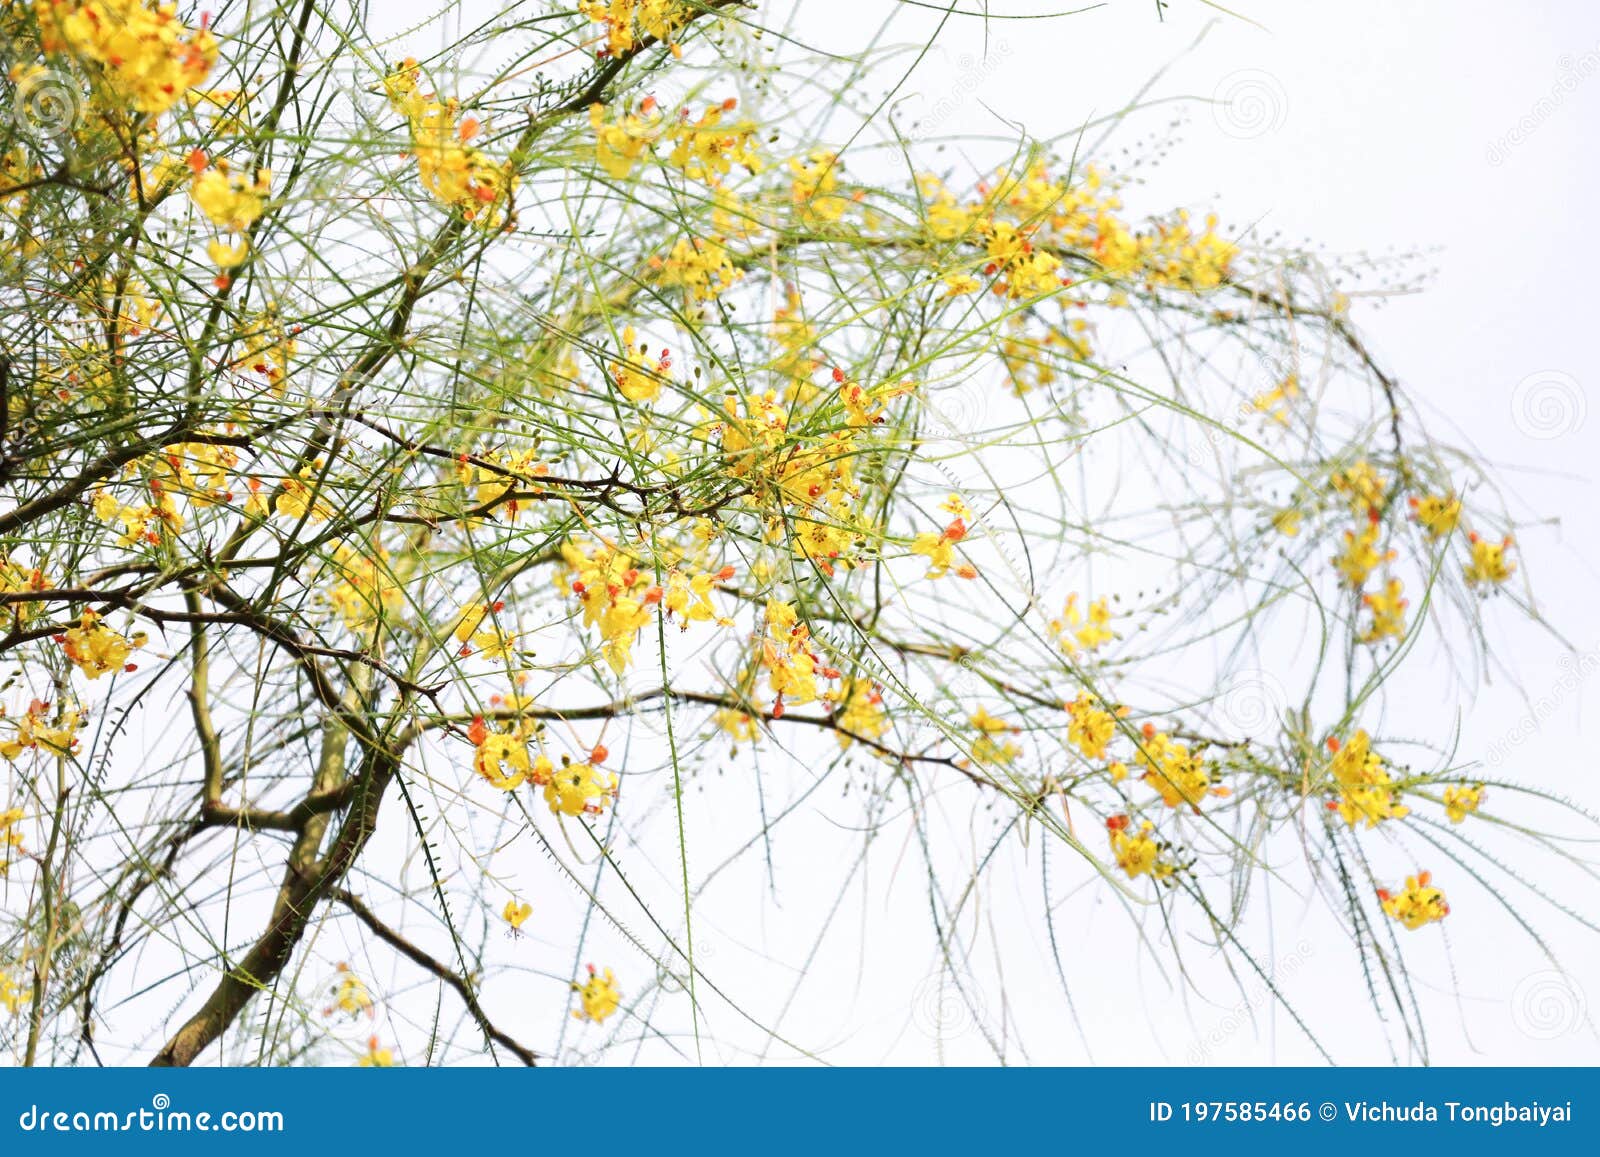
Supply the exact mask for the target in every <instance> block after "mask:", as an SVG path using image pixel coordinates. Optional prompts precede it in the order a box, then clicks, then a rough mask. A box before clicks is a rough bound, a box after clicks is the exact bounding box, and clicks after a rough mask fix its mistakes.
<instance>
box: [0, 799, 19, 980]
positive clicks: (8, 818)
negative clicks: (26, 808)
mask: <svg viewBox="0 0 1600 1157" xmlns="http://www.w3.org/2000/svg"><path fill="white" fill-rule="evenodd" d="M22 814H23V813H22V809H21V808H19V807H14V808H8V809H7V810H5V811H3V812H0V876H4V875H5V874H6V872H7V871H9V870H10V868H11V852H12V849H13V848H14V849H16V850H17V851H18V852H21V851H22V850H23V848H22V833H21V832H19V831H17V830H16V825H17V823H18V822H19V821H21V819H22ZM0 976H3V974H0Z"/></svg>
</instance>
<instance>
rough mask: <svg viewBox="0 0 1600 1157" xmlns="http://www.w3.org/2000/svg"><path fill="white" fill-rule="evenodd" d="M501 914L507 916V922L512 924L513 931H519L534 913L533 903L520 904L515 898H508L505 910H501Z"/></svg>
mask: <svg viewBox="0 0 1600 1157" xmlns="http://www.w3.org/2000/svg"><path fill="white" fill-rule="evenodd" d="M500 915H501V916H502V917H504V918H505V922H506V923H507V924H509V925H511V928H512V930H513V931H518V930H520V929H521V928H522V926H523V924H525V923H526V922H527V919H528V917H529V916H532V915H533V905H532V904H526V903H524V904H519V903H517V902H516V900H515V899H511V900H507V901H506V906H505V911H503V912H501V913H500Z"/></svg>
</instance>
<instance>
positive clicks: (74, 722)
mask: <svg viewBox="0 0 1600 1157" xmlns="http://www.w3.org/2000/svg"><path fill="white" fill-rule="evenodd" d="M0 723H3V724H7V725H9V727H10V729H11V737H10V738H9V739H3V740H0V757H4V758H5V759H6V760H7V762H12V763H14V762H16V760H17V759H19V758H20V757H21V756H22V753H23V752H25V751H47V752H49V753H51V754H52V755H56V756H62V757H65V756H69V755H71V754H72V753H73V752H74V751H76V750H77V747H78V739H77V733H78V731H79V729H80V728H81V727H82V726H83V719H82V716H81V714H80V713H79V711H78V709H77V708H76V707H68V706H63V707H62V708H61V710H60V711H59V712H58V713H57V714H56V717H55V719H53V720H52V719H51V718H50V704H49V703H46V702H45V701H44V700H42V699H34V700H33V701H31V702H30V703H29V704H28V709H27V711H25V712H23V714H21V715H19V716H16V717H13V716H10V715H8V714H7V713H6V711H5V709H4V708H3V707H0Z"/></svg>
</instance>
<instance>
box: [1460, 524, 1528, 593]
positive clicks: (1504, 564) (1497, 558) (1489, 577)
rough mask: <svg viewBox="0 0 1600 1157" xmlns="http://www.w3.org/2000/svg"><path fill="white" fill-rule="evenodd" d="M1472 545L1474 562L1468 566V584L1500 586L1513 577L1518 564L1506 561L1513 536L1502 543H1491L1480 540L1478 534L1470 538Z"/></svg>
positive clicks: (1486, 540) (1483, 539)
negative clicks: (1512, 573)
mask: <svg viewBox="0 0 1600 1157" xmlns="http://www.w3.org/2000/svg"><path fill="white" fill-rule="evenodd" d="M1469 538H1470V541H1471V543H1472V561H1471V562H1470V563H1468V564H1467V566H1466V568H1465V574H1466V576H1467V582H1469V583H1471V584H1472V585H1473V586H1477V585H1478V584H1479V583H1490V584H1493V585H1499V584H1500V583H1503V582H1505V581H1506V580H1507V579H1508V578H1510V577H1511V572H1512V571H1514V570H1516V569H1517V564H1516V563H1514V562H1508V561H1506V551H1507V550H1509V549H1510V548H1511V542H1512V539H1511V536H1510V535H1509V534H1508V535H1506V536H1505V538H1504V539H1502V540H1501V541H1500V542H1490V541H1489V540H1488V539H1486V538H1479V537H1478V536H1477V535H1476V534H1473V535H1470V536H1469Z"/></svg>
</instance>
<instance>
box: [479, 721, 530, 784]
mask: <svg viewBox="0 0 1600 1157" xmlns="http://www.w3.org/2000/svg"><path fill="white" fill-rule="evenodd" d="M480 724H481V720H474V722H473V727H474V728H475V729H477V728H479V726H480ZM472 767H473V770H475V771H476V772H477V773H478V774H479V775H481V776H483V778H484V779H486V780H488V781H489V786H491V787H496V788H499V789H500V790H501V791H515V790H516V789H517V788H519V787H521V786H522V785H523V783H524V782H526V781H527V780H528V779H529V777H531V776H532V775H533V762H532V760H531V759H530V758H529V756H528V741H527V738H526V737H525V736H524V735H523V734H522V732H521V731H520V730H512V731H492V732H487V733H480V735H479V736H478V747H477V751H476V752H475V753H474V754H473V757H472Z"/></svg>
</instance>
